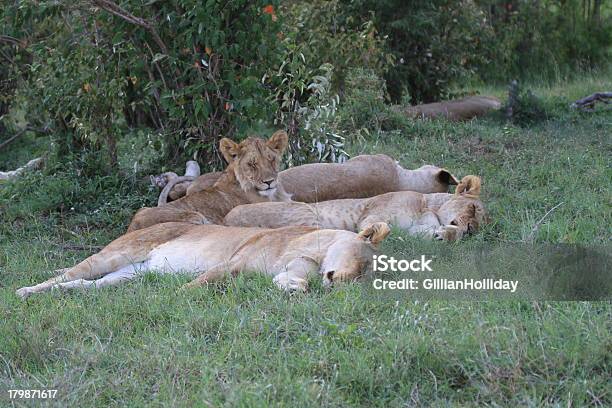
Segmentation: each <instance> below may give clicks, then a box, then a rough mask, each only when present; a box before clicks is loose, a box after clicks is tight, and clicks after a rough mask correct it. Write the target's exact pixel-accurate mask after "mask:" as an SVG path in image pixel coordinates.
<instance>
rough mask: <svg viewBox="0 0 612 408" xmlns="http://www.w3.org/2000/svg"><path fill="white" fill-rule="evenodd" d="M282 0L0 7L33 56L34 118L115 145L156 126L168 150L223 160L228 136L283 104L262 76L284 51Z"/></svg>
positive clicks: (113, 158)
mask: <svg viewBox="0 0 612 408" xmlns="http://www.w3.org/2000/svg"><path fill="white" fill-rule="evenodd" d="M276 6H277V2H270V1H255V2H252V1H247V0H239V1H231V2H224V3H220V2H206V4H203V3H202V2H200V1H195V0H180V1H178V0H171V1H164V2H149V3H147V4H146V5H143V3H142V2H141V1H136V0H127V1H123V2H122V3H121V5H120V6H119V5H118V4H115V3H113V2H112V1H110V0H98V1H93V2H91V3H84V2H55V1H49V2H47V1H43V2H35V3H32V2H25V3H24V2H19V1H12V2H10V3H9V4H7V5H6V6H5V7H4V8H3V9H2V10H1V11H0V22H1V23H2V25H3V26H7V27H10V29H11V30H12V31H11V32H10V33H9V34H11V35H12V36H14V37H16V38H18V39H19V40H20V41H23V42H25V43H27V44H28V46H27V51H28V52H29V53H30V54H31V56H32V63H31V64H30V65H29V66H30V70H29V72H28V86H24V87H21V88H20V89H19V92H20V93H21V94H22V96H23V97H24V98H23V99H24V100H27V101H28V102H27V103H26V104H25V105H24V106H21V107H20V108H22V109H25V110H26V111H27V117H28V118H33V120H38V121H49V122H50V123H51V125H52V127H53V129H54V130H55V131H58V130H59V131H61V133H62V134H63V135H68V137H66V138H62V139H59V140H57V142H58V144H59V145H60V147H61V148H63V149H64V150H65V151H82V149H83V148H86V149H90V150H94V151H102V152H106V154H105V156H106V157H107V160H106V162H107V163H108V165H107V166H106V169H107V170H108V171H114V170H115V167H116V166H115V165H116V163H117V160H118V156H117V143H118V140H117V139H118V138H119V135H121V134H124V133H126V132H127V130H128V129H131V128H149V129H154V130H156V131H157V132H156V133H158V134H159V138H160V139H161V142H160V143H158V145H159V146H166V147H168V148H169V149H168V150H167V151H161V152H160V154H163V155H165V158H172V157H176V154H177V153H180V152H185V153H187V154H189V155H191V156H194V157H197V158H200V159H202V161H203V162H207V163H215V162H217V161H218V160H219V159H218V158H217V155H216V146H217V142H218V140H219V138H220V137H222V136H235V135H241V134H243V133H245V132H246V131H247V129H249V128H251V127H252V126H255V125H256V124H257V123H258V122H259V121H262V120H269V118H270V117H271V116H272V112H273V111H274V106H273V104H271V103H270V98H269V96H270V89H267V88H266V87H264V86H263V85H262V84H261V81H260V79H261V77H262V76H263V74H264V73H265V72H266V70H267V69H268V68H269V66H270V65H272V64H274V63H275V61H277V58H278V38H277V34H278V33H279V32H280V23H279V22H278V18H277V16H276V14H275V8H276Z"/></svg>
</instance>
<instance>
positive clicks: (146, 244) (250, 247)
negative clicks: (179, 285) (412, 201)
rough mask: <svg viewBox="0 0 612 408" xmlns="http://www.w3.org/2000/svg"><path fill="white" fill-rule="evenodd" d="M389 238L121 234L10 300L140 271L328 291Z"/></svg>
mask: <svg viewBox="0 0 612 408" xmlns="http://www.w3.org/2000/svg"><path fill="white" fill-rule="evenodd" d="M389 231H390V230H389V227H388V226H387V224H384V223H376V224H373V225H371V226H369V227H367V228H365V229H364V230H363V231H361V232H360V233H359V234H356V233H354V232H348V231H339V230H318V229H315V228H311V227H287V228H281V229H260V228H238V227H224V226H220V225H195V224H189V223H165V224H159V225H154V226H152V227H149V228H145V229H141V230H138V231H134V232H130V233H127V234H125V235H123V236H121V237H119V238H118V239H116V240H115V241H113V242H111V243H110V244H109V245H108V246H106V247H105V248H104V249H102V250H101V251H100V252H98V253H97V254H94V255H92V256H90V257H89V258H87V259H85V260H84V261H82V262H80V263H79V264H77V265H75V266H73V267H72V268H68V269H65V270H64V271H65V272H64V273H62V274H61V275H60V276H57V277H55V278H51V279H49V280H47V281H45V282H43V283H40V284H38V285H35V286H31V287H24V288H21V289H19V290H17V292H16V293H17V295H19V296H20V297H21V298H22V299H25V298H27V297H28V296H30V295H31V294H33V293H40V292H45V291H48V290H50V289H53V288H62V289H71V288H101V287H105V286H111V285H117V284H120V283H122V282H125V281H128V280H131V279H134V278H135V277H137V276H138V275H139V274H140V272H141V271H142V270H152V271H154V272H157V273H175V274H178V273H194V272H195V273H201V275H200V276H199V277H198V278H196V279H195V280H194V281H192V282H191V283H189V284H188V285H187V286H189V287H193V286H199V285H203V284H206V283H208V282H214V281H218V280H220V279H222V278H225V277H226V276H228V275H230V274H231V275H236V274H238V273H241V272H258V273H265V274H268V275H272V276H273V277H274V283H275V284H276V285H277V286H278V287H279V288H281V289H285V290H288V291H292V290H306V289H307V281H306V279H307V277H308V275H311V274H318V275H320V276H321V277H322V279H323V282H324V284H326V285H329V284H331V283H332V282H342V281H350V280H353V279H356V278H358V277H359V276H360V275H361V274H362V273H363V272H365V271H366V270H367V269H368V267H369V265H370V263H371V261H372V255H373V254H374V253H375V252H376V247H377V246H378V245H379V244H380V243H381V242H382V241H383V240H384V239H385V238H386V237H387V235H388V234H389Z"/></svg>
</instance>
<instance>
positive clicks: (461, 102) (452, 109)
mask: <svg viewBox="0 0 612 408" xmlns="http://www.w3.org/2000/svg"><path fill="white" fill-rule="evenodd" d="M500 107H501V102H500V100H499V99H497V98H494V97H492V96H468V97H466V98H463V99H458V100H452V101H442V102H435V103H427V104H424V105H415V106H397V107H396V108H395V109H396V110H398V111H400V112H404V113H405V114H406V115H408V116H409V117H411V118H423V119H434V118H444V119H448V120H451V121H461V120H470V119H472V118H475V117H478V116H483V115H485V114H487V113H489V112H490V111H492V110H497V109H499V108H500Z"/></svg>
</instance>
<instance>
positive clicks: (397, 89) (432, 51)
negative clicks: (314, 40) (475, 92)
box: [345, 0, 490, 104]
mask: <svg viewBox="0 0 612 408" xmlns="http://www.w3.org/2000/svg"><path fill="white" fill-rule="evenodd" d="M345 3H346V4H347V7H348V8H349V9H350V10H351V11H352V13H354V14H355V15H359V16H361V18H364V19H365V18H368V17H370V16H373V18H374V24H375V26H376V27H377V29H378V30H380V32H381V34H383V35H384V36H388V40H387V45H388V47H389V50H390V51H391V52H392V54H393V55H394V57H395V64H394V65H393V66H391V67H390V68H389V69H387V71H386V74H385V79H386V81H387V87H388V91H389V95H390V97H391V99H392V101H394V102H399V101H401V100H402V95H403V94H404V93H408V94H409V95H410V97H411V101H410V102H411V103H413V104H416V103H420V102H432V101H435V100H438V99H441V98H443V97H447V96H449V94H450V92H451V89H452V88H453V86H455V85H456V84H458V83H459V84H460V83H461V82H462V81H463V80H465V79H468V78H469V77H471V76H472V75H473V74H474V72H475V71H474V69H475V67H476V65H477V64H479V63H482V61H481V59H482V55H483V53H482V52H481V50H480V48H481V45H482V43H483V38H486V37H487V36H488V35H489V31H490V30H489V28H488V26H487V25H486V20H485V18H484V17H485V16H484V14H483V13H482V11H481V10H480V9H479V8H478V7H476V5H475V4H474V3H473V2H472V1H460V2H457V1H450V0H434V1H410V2H407V1H403V0H381V1H373V0H354V1H350V2H349V1H346V2H345Z"/></svg>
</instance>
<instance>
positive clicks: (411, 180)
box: [187, 154, 458, 203]
mask: <svg viewBox="0 0 612 408" xmlns="http://www.w3.org/2000/svg"><path fill="white" fill-rule="evenodd" d="M213 177H214V173H209V174H204V175H202V176H200V177H198V178H196V179H195V180H194V182H193V183H191V185H190V186H189V187H188V188H187V196H189V195H191V194H194V193H196V192H198V191H201V190H202V189H203V188H204V186H206V184H207V183H209V182H210V180H211V178H213ZM278 180H279V182H280V184H281V185H282V186H283V188H284V189H285V191H286V192H287V193H288V194H289V195H291V199H292V200H293V201H299V202H304V203H315V202H319V201H327V200H336V199H339V198H366V197H373V196H375V195H379V194H384V193H389V192H391V191H405V190H408V191H417V192H420V193H441V192H447V191H448V186H449V184H457V182H458V181H457V179H456V178H455V177H454V176H453V175H452V174H450V173H449V172H448V170H445V169H442V168H439V167H436V166H430V165H426V166H422V167H419V168H418V169H416V170H409V169H404V168H403V167H402V166H400V165H399V164H398V163H397V162H396V161H395V160H393V159H392V158H391V157H389V156H386V155H384V154H376V155H363V156H357V157H354V158H352V159H351V160H349V161H347V162H346V163H343V164H335V163H313V164H305V165H302V166H297V167H292V168H289V169H287V170H284V171H281V172H280V173H279V174H278ZM275 201H278V200H275Z"/></svg>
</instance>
